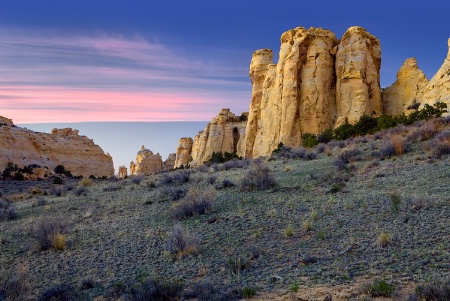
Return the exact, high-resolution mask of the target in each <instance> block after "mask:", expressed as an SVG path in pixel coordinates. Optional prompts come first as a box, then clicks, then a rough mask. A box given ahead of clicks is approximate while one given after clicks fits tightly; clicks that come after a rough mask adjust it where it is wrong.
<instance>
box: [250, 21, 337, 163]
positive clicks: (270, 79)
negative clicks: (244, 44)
mask: <svg viewBox="0 0 450 301" xmlns="http://www.w3.org/2000/svg"><path fill="white" fill-rule="evenodd" d="M336 43H337V40H336V37H335V35H334V34H333V33H332V32H331V31H329V30H324V29H321V28H310V29H305V28H304V27H297V28H295V29H292V30H288V31H286V32H285V33H283V34H282V36H281V47H280V52H279V60H278V64H276V65H274V64H272V52H271V51H270V50H268V49H262V50H257V51H255V52H254V53H253V57H252V61H251V63H250V72H249V74H250V78H251V80H252V85H253V87H252V101H251V104H250V110H249V122H248V124H247V129H246V138H245V155H246V156H247V157H257V156H261V155H266V154H268V153H270V152H271V151H272V150H273V149H274V148H276V146H277V145H278V143H280V142H283V143H284V144H286V145H290V146H294V145H298V144H299V143H300V141H301V134H302V133H303V132H309V133H318V132H322V131H323V130H325V129H327V128H329V127H331V126H332V125H333V122H334V115H335V71H334V57H333V47H334V46H335V45H336Z"/></svg>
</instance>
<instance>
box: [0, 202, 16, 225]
mask: <svg viewBox="0 0 450 301" xmlns="http://www.w3.org/2000/svg"><path fill="white" fill-rule="evenodd" d="M13 219H17V213H16V210H15V209H14V207H13V206H12V204H11V203H10V202H8V201H5V200H3V199H0V221H9V220H13Z"/></svg>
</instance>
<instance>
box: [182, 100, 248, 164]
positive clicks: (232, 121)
mask: <svg viewBox="0 0 450 301" xmlns="http://www.w3.org/2000/svg"><path fill="white" fill-rule="evenodd" d="M247 118H248V117H247V113H242V114H241V116H236V115H234V114H233V113H232V112H231V111H230V109H222V110H221V111H220V112H219V114H218V115H217V116H216V117H214V118H213V119H212V121H211V122H210V123H208V124H207V125H206V127H205V129H204V130H203V131H200V132H199V133H198V134H197V136H195V138H194V143H193V145H192V152H191V156H192V162H191V163H190V165H191V166H198V165H200V164H202V163H203V162H205V161H208V160H209V159H211V155H212V153H214V152H215V153H218V152H221V153H225V152H227V153H235V154H238V155H240V154H243V148H244V147H243V141H244V139H243V138H244V137H245V127H246V125H247Z"/></svg>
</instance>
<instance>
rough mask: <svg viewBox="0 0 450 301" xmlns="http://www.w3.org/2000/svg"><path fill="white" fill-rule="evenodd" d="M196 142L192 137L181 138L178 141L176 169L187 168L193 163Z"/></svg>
mask: <svg viewBox="0 0 450 301" xmlns="http://www.w3.org/2000/svg"><path fill="white" fill-rule="evenodd" d="M193 143H194V141H193V140H192V138H190V137H184V138H181V139H180V141H178V147H177V152H176V159H175V165H174V168H179V167H182V166H187V165H188V164H189V162H190V161H191V152H192V144H193Z"/></svg>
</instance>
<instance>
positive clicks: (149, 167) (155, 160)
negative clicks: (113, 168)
mask: <svg viewBox="0 0 450 301" xmlns="http://www.w3.org/2000/svg"><path fill="white" fill-rule="evenodd" d="M161 170H163V162H162V157H161V155H160V154H159V153H158V154H156V155H155V154H153V152H152V151H151V150H149V149H146V148H145V146H142V148H141V150H140V151H138V153H137V155H136V163H134V162H133V161H131V163H130V175H154V174H157V173H159V172H161Z"/></svg>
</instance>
